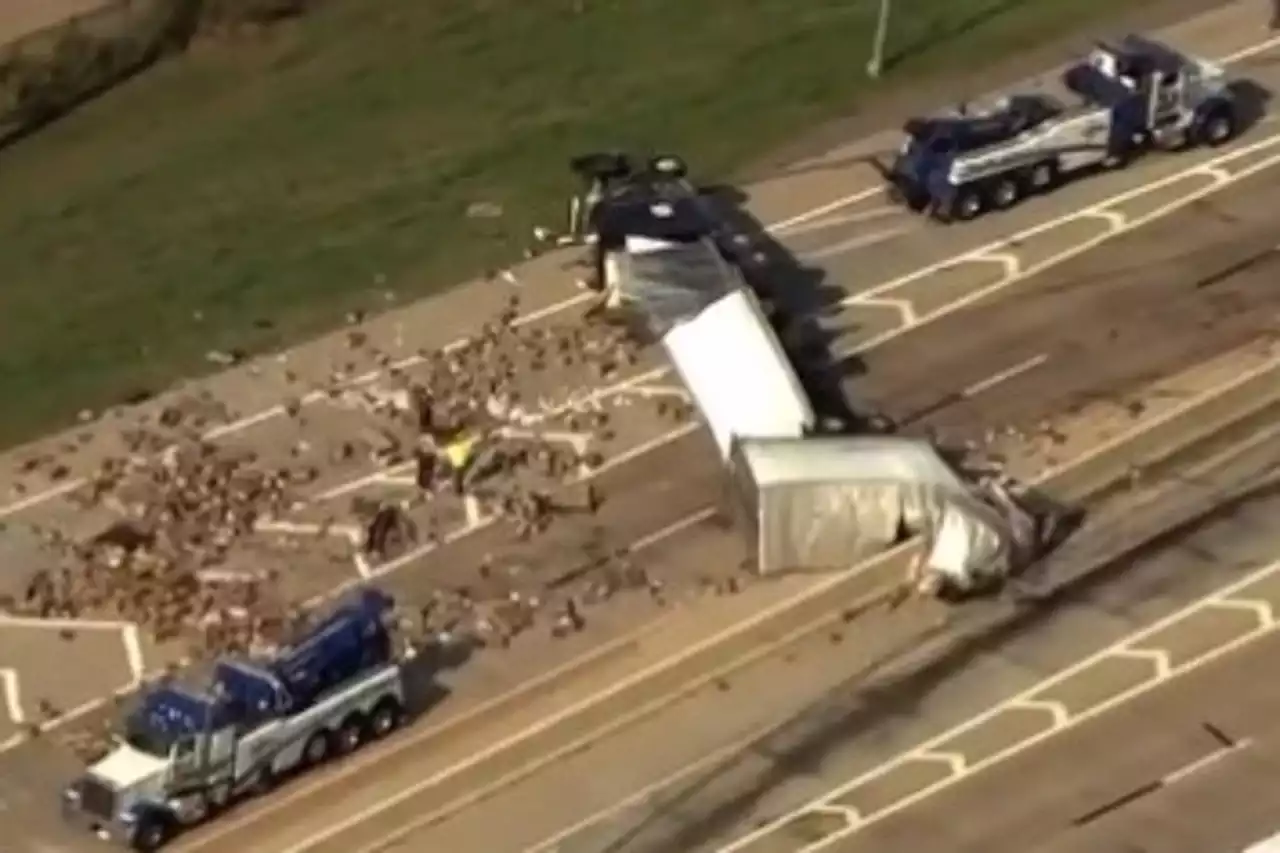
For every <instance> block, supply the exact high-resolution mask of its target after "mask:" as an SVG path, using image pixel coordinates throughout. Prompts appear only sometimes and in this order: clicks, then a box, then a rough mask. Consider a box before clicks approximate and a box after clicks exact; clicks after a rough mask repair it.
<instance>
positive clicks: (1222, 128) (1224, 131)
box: [1197, 107, 1236, 148]
mask: <svg viewBox="0 0 1280 853" xmlns="http://www.w3.org/2000/svg"><path fill="white" fill-rule="evenodd" d="M1197 135H1198V136H1199V137H1200V141H1201V142H1203V143H1204V144H1205V145H1208V146H1209V147H1211V148H1217V147H1218V146H1220V145H1225V144H1227V143H1228V142H1230V141H1231V139H1232V137H1234V136H1235V135H1236V119H1235V116H1234V115H1233V114H1232V112H1231V110H1229V109H1226V108H1225V107H1224V108H1220V109H1216V110H1214V111H1213V112H1211V113H1209V114H1208V115H1207V116H1205V118H1204V121H1202V122H1201V123H1200V133H1199V134H1197Z"/></svg>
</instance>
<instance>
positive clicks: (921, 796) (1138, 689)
mask: <svg viewBox="0 0 1280 853" xmlns="http://www.w3.org/2000/svg"><path fill="white" fill-rule="evenodd" d="M1276 568H1277V566H1276V565H1272V566H1271V567H1270V571H1271V572H1272V573H1274V571H1275V569H1276ZM1210 604H1211V602H1210ZM1278 629H1280V624H1277V623H1271V624H1263V623H1259V624H1258V625H1257V626H1256V627H1254V628H1253V629H1252V630H1250V631H1248V632H1247V633H1244V634H1241V635H1239V636H1237V637H1233V638H1231V639H1230V640H1229V641H1227V642H1225V643H1222V644H1220V645H1217V646H1214V647H1213V648H1211V649H1209V650H1208V651H1206V652H1204V653H1203V654H1201V655H1200V656H1199V657H1196V658H1193V659H1191V660H1189V661H1187V662H1185V663H1183V664H1180V665H1179V666H1177V667H1175V668H1174V669H1172V670H1171V671H1170V672H1169V673H1168V674H1167V675H1164V676H1158V677H1155V678H1151V679H1148V680H1147V681H1144V682H1142V683H1141V684H1137V685H1134V686H1133V687H1130V688H1128V689H1126V690H1122V691H1120V692H1119V693H1116V694H1114V695H1112V696H1109V697H1108V698H1107V699H1104V700H1103V701H1101V702H1099V703H1097V704H1096V705H1092V706H1090V707H1088V708H1086V709H1085V710H1083V711H1081V712H1080V713H1078V714H1075V715H1074V716H1072V717H1071V718H1070V719H1069V720H1067V722H1066V723H1065V724H1063V725H1061V726H1058V727H1049V728H1046V729H1044V730H1043V731H1041V732H1038V733H1037V734H1035V735H1032V736H1031V737H1029V738H1025V739H1024V740H1022V741H1020V742H1018V743H1017V744H1015V745H1013V746H1010V747H1008V748H1006V749H1003V750H1001V751H999V752H996V753H994V754H992V755H989V756H986V757H984V758H982V759H981V760H979V761H975V762H973V763H972V764H970V765H969V766H968V767H966V768H965V771H964V772H963V773H959V774H953V775H951V776H948V777H947V778H945V779H940V780H939V781H937V782H935V783H933V784H932V785H929V786H928V787H925V788H921V789H920V790H919V791H916V792H913V793H912V794H910V795H908V796H906V797H903V798H902V799H901V800H899V801H898V802H895V803H893V804H891V805H888V806H886V807H884V808H882V809H881V810H879V811H877V812H874V813H872V814H870V815H867V816H865V817H863V818H861V820H860V821H859V822H858V823H856V824H853V825H851V826H849V827H846V828H845V829H843V830H840V831H839V832H836V833H833V834H832V835H830V836H828V837H826V838H824V839H822V840H821V841H816V842H814V843H812V844H809V845H807V846H805V847H803V848H801V850H800V851H799V853H816V851H818V850H822V849H824V848H826V847H827V846H828V845H830V844H834V843H835V842H837V841H841V840H843V839H845V838H848V837H849V836H850V835H853V834H854V833H856V832H858V831H860V830H862V829H864V828H866V827H867V826H870V825H872V824H874V823H878V822H880V821H882V820H884V819H885V818H888V817H890V816H892V815H894V814H897V813H898V812H900V811H902V810H904V809H907V808H910V807H911V806H913V805H915V804H917V803H919V802H922V801H924V800H926V799H928V798H929V797H931V796H933V795H934V794H936V793H938V792H939V791H942V790H944V789H946V788H949V787H951V786H952V785H954V784H956V783H958V782H960V781H963V780H965V779H969V778H972V777H973V776H975V775H977V774H978V773H981V772H982V771H983V770H986V769H988V768H990V767H994V766H996V765H998V764H1002V763H1003V762H1005V761H1008V760H1009V759H1011V758H1014V757H1015V756H1018V755H1021V754H1022V753H1023V752H1025V751H1027V750H1028V749H1031V748H1033V747H1035V746H1038V745H1040V744H1042V743H1044V742H1046V741H1048V740H1051V739H1052V738H1054V737H1056V736H1058V735H1060V734H1062V733H1063V732H1066V731H1071V730H1072V729H1076V728H1079V727H1080V726H1081V725H1083V724H1085V723H1087V722H1090V721H1091V720H1095V719H1097V718H1098V717H1101V716H1102V715H1103V714H1105V713H1107V712H1108V711H1111V710H1113V709H1115V708H1118V707H1120V706H1121V705H1124V704H1125V703H1127V702H1130V701H1132V700H1134V699H1136V698H1138V697H1140V696H1144V695H1146V694H1148V693H1150V692H1151V691H1153V690H1156V689H1159V688H1160V687H1164V686H1166V685H1168V683H1169V682H1171V681H1175V680H1177V679H1179V678H1182V677H1183V676H1186V675H1190V674H1191V673H1193V672H1196V671H1198V670H1200V669H1202V668H1204V667H1205V666H1208V665H1209V664H1211V663H1216V662H1217V661H1219V660H1222V659H1223V658H1225V657H1226V656H1227V655H1230V654H1232V653H1234V652H1237V651H1239V650H1240V649H1243V648H1245V647H1247V646H1249V645H1250V644H1252V643H1256V642H1258V641H1260V640H1262V639H1263V638H1265V637H1267V636H1269V635H1271V634H1273V633H1275V632H1276V631H1277V630H1278ZM737 849H739V848H738V847H736V846H735V847H726V848H723V849H721V850H719V851H716V853H731V851H733V850H737Z"/></svg>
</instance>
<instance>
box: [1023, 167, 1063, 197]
mask: <svg viewBox="0 0 1280 853" xmlns="http://www.w3.org/2000/svg"><path fill="white" fill-rule="evenodd" d="M1061 180H1062V175H1061V173H1060V172H1059V170H1058V164H1057V163H1055V162H1054V161H1052V160H1047V161H1045V162H1044V163H1037V164H1035V165H1034V166H1032V167H1031V169H1030V171H1028V172H1027V189H1028V191H1030V192H1032V193H1037V194H1039V193H1047V192H1049V191H1050V190H1052V189H1054V188H1055V187H1056V186H1058V183H1059V182H1060V181H1061Z"/></svg>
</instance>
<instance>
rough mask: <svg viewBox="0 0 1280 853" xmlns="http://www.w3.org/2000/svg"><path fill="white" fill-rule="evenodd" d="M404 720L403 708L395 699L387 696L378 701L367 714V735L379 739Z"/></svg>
mask: <svg viewBox="0 0 1280 853" xmlns="http://www.w3.org/2000/svg"><path fill="white" fill-rule="evenodd" d="M403 721H404V709H403V708H402V707H400V703H399V702H397V701H396V700H395V699H392V698H390V697H387V698H386V699H383V700H382V701H381V702H379V703H378V704H377V705H376V706H375V707H374V709H373V713H371V714H370V715H369V727H368V733H369V737H370V738H371V739H373V740H379V739H381V738H384V737H386V736H387V735H389V734H391V733H392V732H394V731H395V730H396V729H398V728H400V723H402V722H403Z"/></svg>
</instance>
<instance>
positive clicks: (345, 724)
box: [336, 714, 366, 755]
mask: <svg viewBox="0 0 1280 853" xmlns="http://www.w3.org/2000/svg"><path fill="white" fill-rule="evenodd" d="M365 726H366V722H365V719H364V718H363V717H361V716H360V715H359V714H351V715H349V716H348V717H347V718H346V719H345V720H343V721H342V726H341V727H339V729H338V733H337V735H336V740H337V745H338V754H339V755H347V754H348V753H352V752H355V751H356V750H357V749H359V748H360V744H361V743H363V742H364V733H365Z"/></svg>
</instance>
